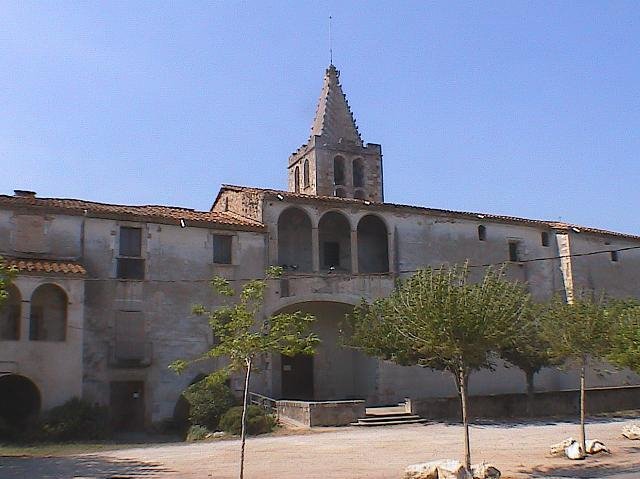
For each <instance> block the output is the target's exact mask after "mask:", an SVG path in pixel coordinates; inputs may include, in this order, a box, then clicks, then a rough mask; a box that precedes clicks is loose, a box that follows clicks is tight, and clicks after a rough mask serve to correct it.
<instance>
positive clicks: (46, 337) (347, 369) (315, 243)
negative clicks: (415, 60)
mask: <svg viewBox="0 0 640 479" xmlns="http://www.w3.org/2000/svg"><path fill="white" fill-rule="evenodd" d="M287 175H288V191H279V190H270V189H259V188H251V187H245V186H232V185H223V186H222V187H221V189H220V192H219V193H218V196H217V197H216V198H215V200H214V202H213V206H212V207H211V210H210V211H195V210H190V209H185V208H175V207H169V206H126V205H111V204H103V203H95V202H91V201H86V200H74V199H58V198H41V197H39V196H37V195H36V194H35V193H33V192H30V191H23V190H16V191H15V194H14V195H10V196H9V195H0V255H1V256H3V257H4V259H5V261H6V262H7V263H8V264H11V265H13V266H15V267H16V268H17V269H18V271H19V274H18V276H17V278H16V280H15V282H14V284H13V285H12V286H11V288H10V290H9V299H8V301H7V302H6V303H5V305H4V306H3V308H2V310H1V311H0V416H2V417H10V416H16V415H25V414H29V413H31V412H34V411H37V410H44V409H48V408H51V407H54V406H56V405H59V404H61V403H63V402H64V401H66V400H68V399H69V398H71V397H73V396H81V397H84V398H87V399H89V400H91V401H94V402H98V403H101V404H105V405H108V406H109V407H110V410H111V413H112V416H113V418H114V419H113V420H114V426H115V427H116V428H119V429H131V428H134V429H135V428H142V427H145V426H148V425H150V424H151V423H154V422H157V421H160V420H162V419H165V418H168V417H171V416H172V415H173V414H174V410H175V408H176V404H177V403H178V400H179V397H180V393H181V392H182V391H183V390H184V388H185V387H186V386H188V385H189V383H190V382H191V381H193V379H194V378H195V377H197V376H198V375H201V374H203V373H207V372H209V371H211V370H213V369H215V368H216V367H219V366H220V364H217V363H216V362H210V363H198V364H197V365H193V366H192V367H190V369H189V370H188V372H187V373H185V374H183V375H181V376H177V375H175V374H174V373H173V372H171V371H170V370H169V369H168V368H167V366H168V364H170V363H171V362H172V361H174V360H176V359H181V358H189V357H195V356H197V355H199V354H200V353H202V352H204V351H206V350H208V349H209V348H210V346H211V344H212V341H213V338H212V336H211V332H210V330H209V329H208V327H207V324H206V320H204V319H203V318H201V317H196V316H194V315H192V314H191V307H192V305H193V304H198V303H200V304H205V305H208V306H211V307H215V304H216V301H217V298H216V297H215V296H214V295H213V294H212V293H211V291H210V288H209V284H208V282H209V280H210V278H211V277H213V276H214V275H221V276H224V277H226V278H228V279H229V280H231V281H233V282H234V283H235V284H238V285H240V284H242V283H243V282H244V281H246V280H247V279H250V278H256V277H262V276H263V274H264V270H265V269H266V267H267V266H269V265H280V266H282V267H283V268H284V271H285V274H284V276H283V278H282V279H280V280H273V281H271V282H270V287H269V289H268V293H267V298H266V302H265V307H264V314H265V315H269V314H272V313H277V312H280V311H294V310H303V311H309V312H311V313H313V314H315V315H316V318H317V321H316V323H315V325H314V328H315V330H316V331H317V333H318V334H319V335H320V337H321V339H322V343H321V345H320V346H319V347H318V350H317V352H316V354H315V355H314V356H312V357H305V356H301V357H293V358H289V357H280V356H274V357H270V358H266V359H265V360H264V361H263V364H261V372H260V373H259V374H257V375H255V380H254V382H253V384H252V386H251V389H252V391H254V392H258V393H262V394H264V395H266V396H269V397H273V398H286V399H307V400H337V399H364V400H365V401H366V402H367V404H368V405H384V404H391V403H396V402H398V401H401V400H403V399H404V398H407V397H409V398H425V397H447V396H453V395H455V387H454V383H453V380H452V379H451V378H450V377H449V376H448V375H447V374H444V373H440V372H437V371H432V370H429V369H422V368H418V367H400V366H396V365H393V364H391V363H387V362H383V361H378V360H376V359H373V358H370V357H367V356H365V355H364V354H362V353H359V352H357V351H353V350H350V349H345V348H343V347H341V346H340V341H339V327H340V322H341V320H342V318H343V317H344V315H345V313H347V312H348V311H349V310H350V309H351V308H352V307H353V306H354V305H355V304H357V303H358V302H359V301H360V300H361V298H363V297H364V298H366V299H369V300H371V299H374V298H377V297H380V296H383V295H386V294H388V293H389V292H390V291H391V290H392V287H393V284H394V280H395V279H396V278H398V277H403V276H406V275H410V274H411V272H413V271H415V270H416V269H418V268H421V267H424V266H438V265H441V264H453V263H462V262H464V261H467V260H468V261H469V262H470V264H471V265H476V266H482V265H489V264H495V265H497V264H501V263H505V262H506V263H507V264H508V270H507V271H508V275H509V276H510V277H511V278H513V279H517V280H519V281H521V282H524V283H526V284H527V285H528V287H529V290H530V292H531V294H532V295H533V296H534V297H535V298H536V299H540V300H544V299H547V298H550V297H551V296H552V295H554V294H562V295H564V296H565V297H566V298H571V297H572V296H573V295H574V294H575V293H576V291H579V290H581V289H593V290H601V291H606V292H607V293H608V294H610V295H612V296H618V297H628V296H633V297H636V298H640V251H639V249H637V248H640V237H637V236H632V235H626V234H621V233H616V232H611V231H603V230H599V229H595V228H588V227H583V226H576V225H571V224H565V223H558V222H549V221H541V220H531V219H523V218H516V217H510V216H498V215H491V214H486V213H471V212H461V211H449V210H441V209H432V208H425V207H418V206H410V205H399V204H391V203H385V202H384V188H383V165H382V148H381V146H380V145H378V144H373V143H364V142H363V141H362V138H361V136H360V133H359V131H358V128H357V126H356V124H355V121H354V118H353V115H352V113H351V111H350V109H349V106H348V103H347V100H346V97H345V95H344V93H343V91H342V87H341V85H340V82H339V72H338V71H337V70H336V68H335V67H334V66H333V65H330V66H329V68H328V69H327V70H326V72H325V76H324V81H323V85H322V91H321V94H320V99H319V101H318V107H317V111H316V115H315V118H314V120H313V124H312V128H311V135H310V137H309V139H308V140H307V142H306V143H305V144H304V145H302V146H301V147H300V148H298V149H297V150H296V151H295V152H294V153H293V154H292V155H291V156H290V157H289V160H288V165H287ZM474 271H476V272H477V274H481V272H482V267H478V268H475V269H474ZM588 381H589V384H590V385H592V386H617V385H630V384H640V378H639V377H638V376H636V375H633V374H632V373H630V372H628V371H622V372H618V373H614V374H610V375H606V376H601V375H600V374H598V372H597V371H591V372H590V377H589V378H588ZM232 385H234V384H232ZM577 385H578V379H577V376H576V374H575V372H572V371H558V370H551V369H549V370H544V371H542V372H541V373H540V374H538V375H537V376H536V386H537V389H538V390H540V391H553V390H561V389H572V388H575V387H576V386H577ZM234 386H237V387H240V385H234ZM524 387H525V381H524V376H523V374H522V373H520V372H519V371H518V370H517V369H514V368H504V367H499V368H498V369H497V370H496V371H495V372H488V371H485V372H479V373H476V374H474V375H473V376H472V377H471V381H470V390H471V393H472V394H500V393H512V392H521V391H523V390H524Z"/></svg>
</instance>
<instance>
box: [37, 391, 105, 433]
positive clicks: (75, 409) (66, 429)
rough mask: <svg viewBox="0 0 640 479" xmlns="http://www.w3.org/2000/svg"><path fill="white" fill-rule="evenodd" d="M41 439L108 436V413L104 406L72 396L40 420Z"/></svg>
mask: <svg viewBox="0 0 640 479" xmlns="http://www.w3.org/2000/svg"><path fill="white" fill-rule="evenodd" d="M40 429H41V431H42V434H43V439H45V440H51V441H69V440H72V439H73V440H76V439H104V438H106V437H108V436H109V433H110V428H109V414H108V411H107V408H106V407H104V406H98V405H93V404H91V403H89V402H88V401H85V400H82V399H78V398H73V399H70V400H69V401H67V402H66V403H64V404H63V405H62V406H58V407H55V408H53V409H51V410H50V411H48V412H47V413H46V414H45V416H44V417H43V419H42V421H41V422H40Z"/></svg>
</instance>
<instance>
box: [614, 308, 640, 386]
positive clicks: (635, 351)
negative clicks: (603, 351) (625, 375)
mask: <svg viewBox="0 0 640 479" xmlns="http://www.w3.org/2000/svg"><path fill="white" fill-rule="evenodd" d="M609 311H610V313H611V316H613V317H614V324H615V327H614V328H613V332H612V338H611V349H610V351H609V353H608V354H607V359H608V360H609V361H611V362H612V363H613V364H615V365H616V366H620V367H622V368H629V369H631V370H632V371H635V372H636V373H639V374H640V302H638V301H637V300H625V301H618V302H616V303H615V304H614V305H612V306H610V308H609Z"/></svg>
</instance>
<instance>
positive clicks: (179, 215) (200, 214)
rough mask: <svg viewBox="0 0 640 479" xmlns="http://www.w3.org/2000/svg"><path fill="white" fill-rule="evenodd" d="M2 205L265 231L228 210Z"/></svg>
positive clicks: (67, 202)
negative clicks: (181, 221) (227, 211)
mask: <svg viewBox="0 0 640 479" xmlns="http://www.w3.org/2000/svg"><path fill="white" fill-rule="evenodd" d="M0 206H8V207H17V208H43V209H53V210H60V211H61V212H64V213H65V214H72V215H84V214H87V215H88V216H90V217H98V218H100V217H107V218H111V217H113V216H127V217H131V218H132V219H141V220H153V221H158V222H163V223H167V222H169V223H170V224H178V223H179V222H180V220H184V221H185V222H186V223H187V225H188V226H223V227H224V226H226V227H238V228H245V229H251V230H261V229H263V228H264V226H263V225H262V223H260V222H258V221H255V220H252V219H249V218H244V217H241V216H238V215H234V214H229V213H226V212H215V211H196V210H193V209H188V208H178V207H173V206H159V205H141V206H132V205H113V204H107V203H96V202H93V201H84V200H75V199H66V198H38V197H24V196H7V195H0Z"/></svg>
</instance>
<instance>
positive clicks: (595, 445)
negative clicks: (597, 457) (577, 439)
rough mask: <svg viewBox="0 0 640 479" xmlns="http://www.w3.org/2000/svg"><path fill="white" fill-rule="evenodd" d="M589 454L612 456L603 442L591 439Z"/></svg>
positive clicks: (588, 444) (588, 445)
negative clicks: (600, 453) (601, 453)
mask: <svg viewBox="0 0 640 479" xmlns="http://www.w3.org/2000/svg"><path fill="white" fill-rule="evenodd" d="M586 446H587V454H598V453H599V452H607V453H609V454H611V451H610V450H609V449H608V448H607V446H605V445H604V443H603V442H602V441H598V440H597V439H590V440H588V441H587V444H586Z"/></svg>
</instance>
